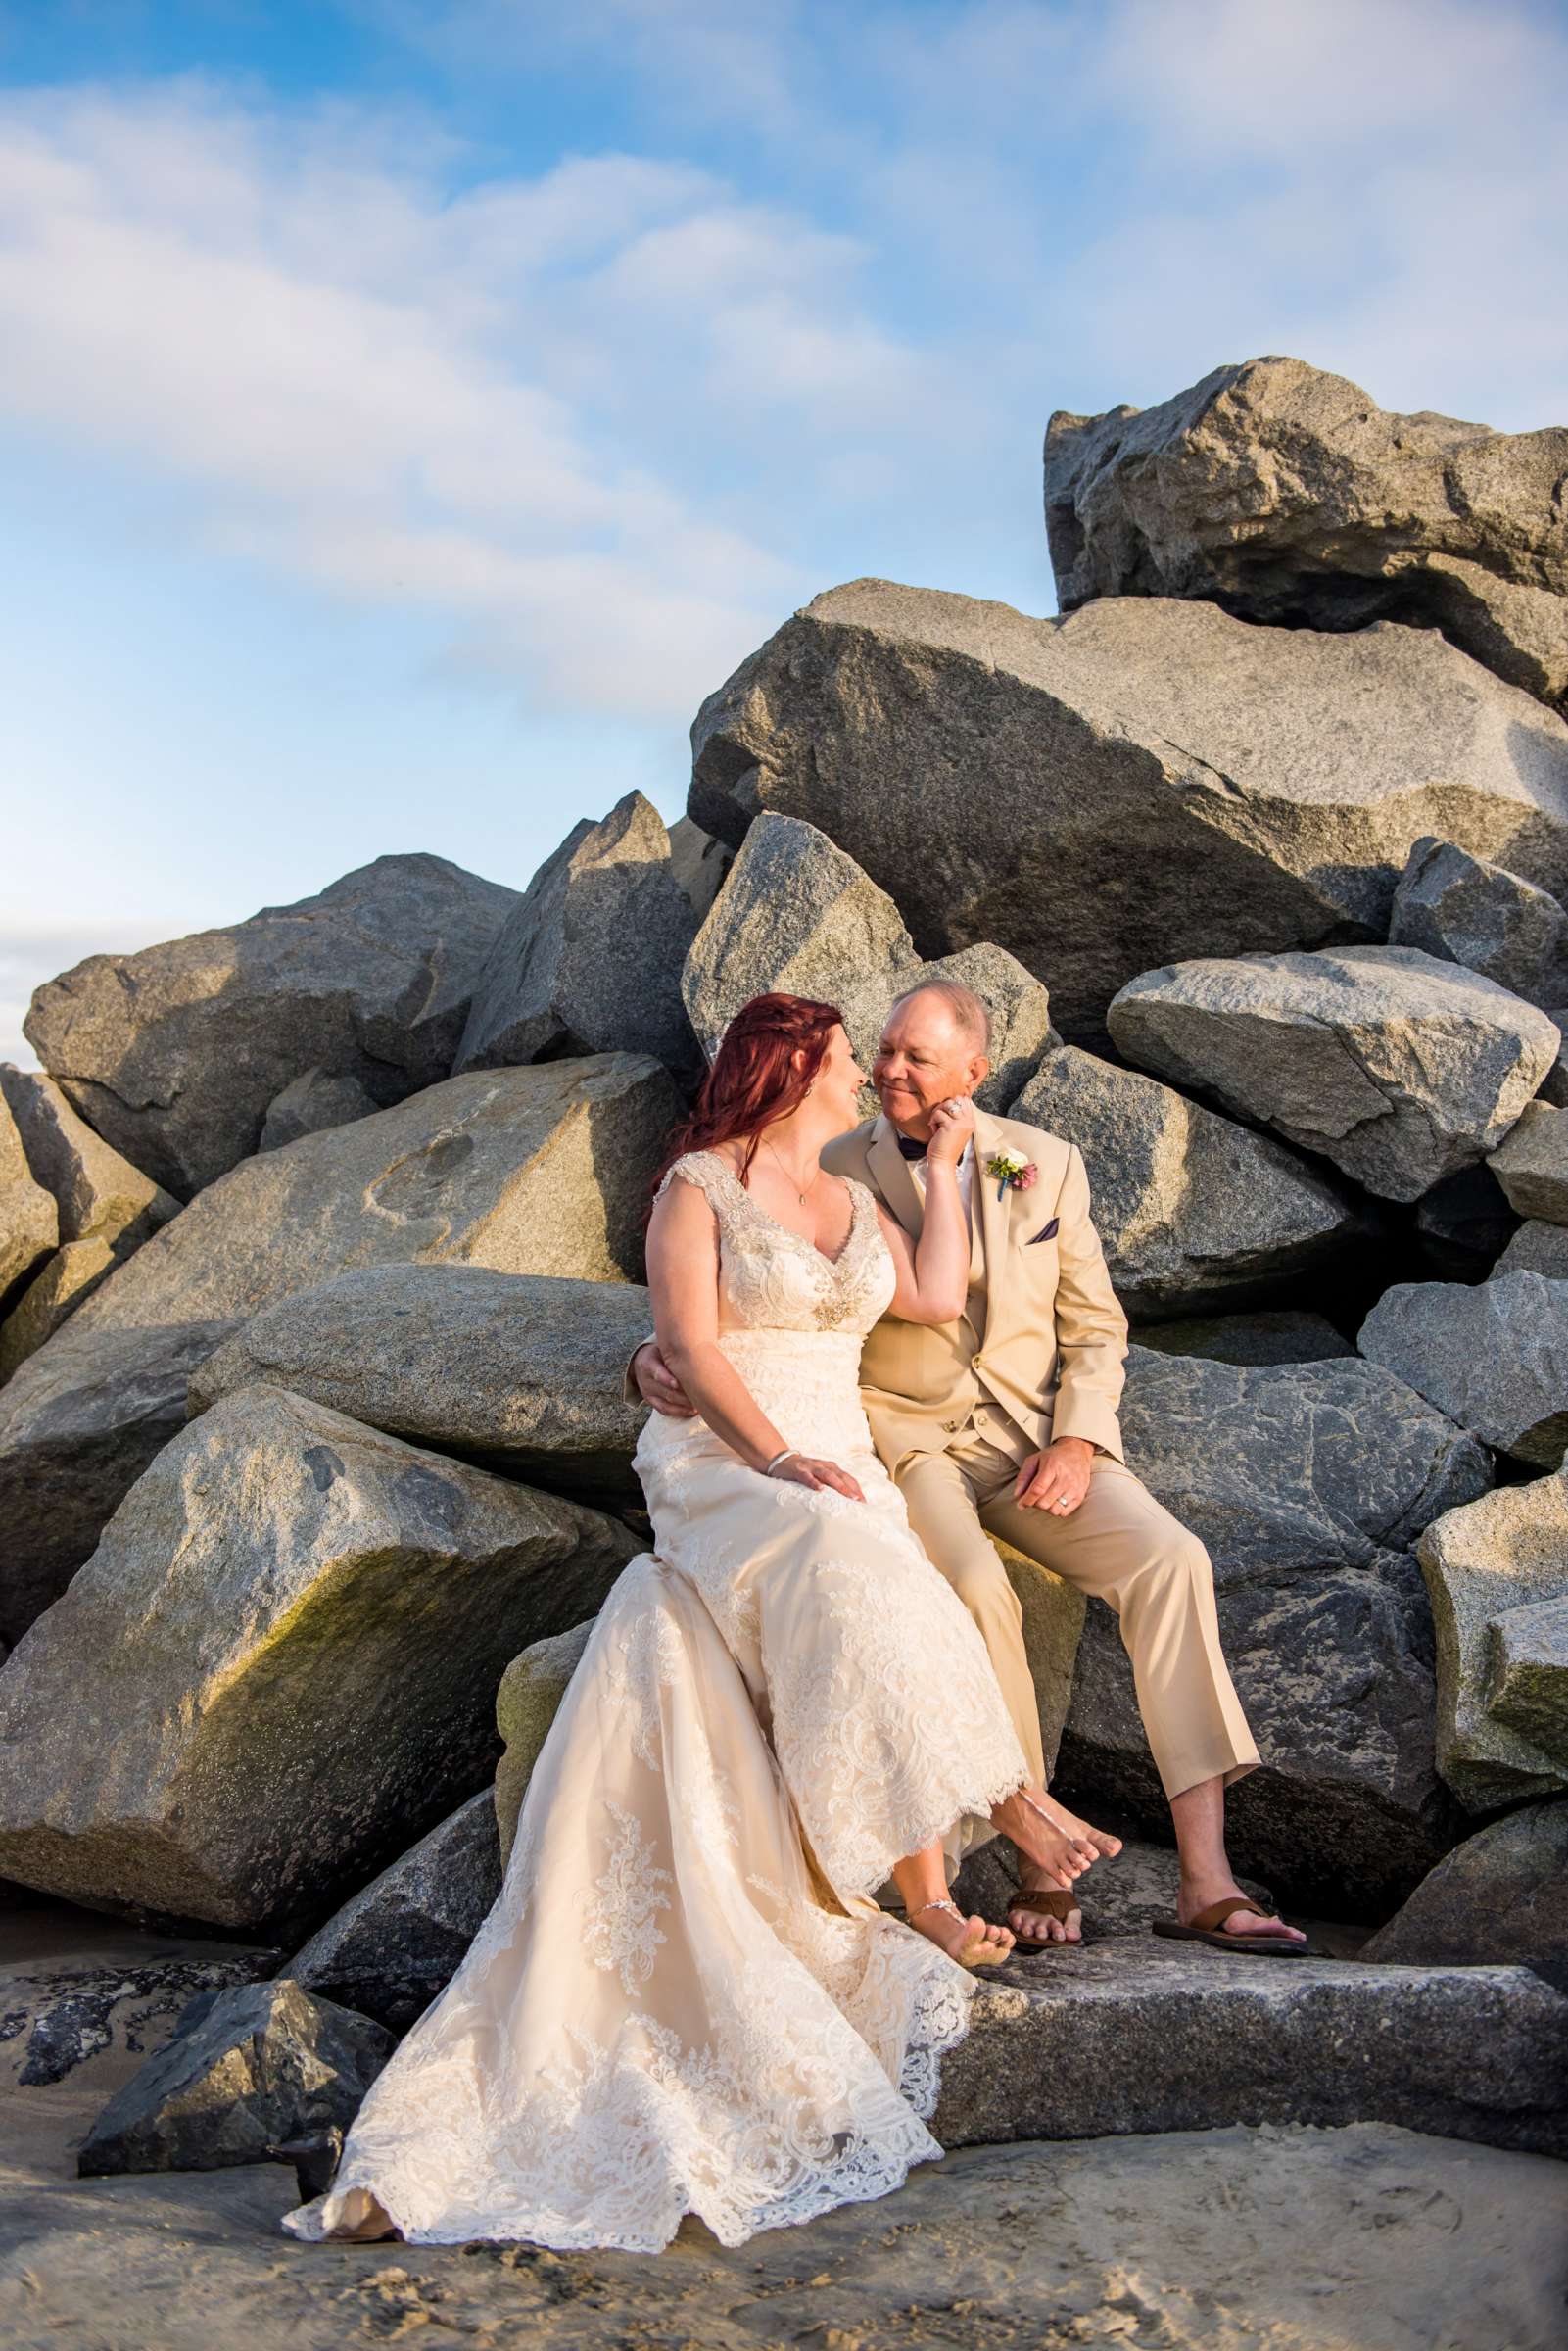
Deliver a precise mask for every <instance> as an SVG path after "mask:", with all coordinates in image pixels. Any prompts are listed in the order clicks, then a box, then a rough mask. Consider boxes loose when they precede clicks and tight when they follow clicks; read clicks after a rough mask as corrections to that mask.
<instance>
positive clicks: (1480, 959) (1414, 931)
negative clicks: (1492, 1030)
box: [1389, 833, 1568, 1011]
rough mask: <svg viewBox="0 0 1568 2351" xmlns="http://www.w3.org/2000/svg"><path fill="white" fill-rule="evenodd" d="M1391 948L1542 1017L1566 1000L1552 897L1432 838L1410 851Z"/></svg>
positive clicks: (1563, 944) (1561, 936) (1566, 958)
mask: <svg viewBox="0 0 1568 2351" xmlns="http://www.w3.org/2000/svg"><path fill="white" fill-rule="evenodd" d="M1389 943H1390V944H1391V945H1392V946H1397V947H1419V948H1420V949H1421V950H1422V952H1423V953H1424V954H1427V955H1435V956H1437V958H1438V959H1439V961H1440V962H1446V963H1462V964H1464V965H1466V966H1467V968H1468V969H1469V970H1470V971H1472V972H1481V973H1483V974H1484V975H1485V977H1486V978H1487V979H1488V980H1496V982H1497V985H1498V986H1499V987H1506V988H1508V989H1510V990H1511V992H1512V993H1513V994H1514V995H1516V996H1523V997H1524V998H1525V1000H1526V1002H1527V1003H1530V1004H1539V1005H1540V1006H1541V1008H1542V1010H1543V1011H1549V1010H1550V1009H1551V1007H1552V1005H1554V1004H1560V1003H1561V1002H1562V1001H1563V999H1564V997H1568V914H1565V913H1564V912H1563V910H1562V908H1561V906H1560V905H1559V904H1558V903H1557V900H1556V899H1555V898H1554V897H1553V896H1552V895H1551V893H1550V891H1549V890H1545V889H1538V888H1536V886H1535V884H1534V883H1533V882H1526V881H1525V880H1524V878H1523V876H1522V875H1519V874H1510V873H1509V872H1508V871H1507V869H1506V868H1505V867H1503V866H1500V865H1494V864H1493V863H1492V862H1491V860H1490V859H1489V858H1486V857H1472V856H1471V855H1470V852H1469V850H1468V849H1461V848H1457V847H1456V846H1455V845H1454V843H1453V842H1452V841H1451V840H1439V839H1438V837H1437V836H1436V834H1431V833H1429V834H1427V835H1426V836H1425V838H1424V839H1423V840H1418V841H1417V842H1416V844H1415V846H1414V848H1413V849H1412V850H1411V851H1410V862H1409V864H1408V865H1407V866H1406V867H1405V869H1404V872H1403V873H1402V875H1401V877H1400V886H1399V888H1398V889H1396V891H1395V892H1394V906H1393V911H1392V913H1391V916H1390V920H1389Z"/></svg>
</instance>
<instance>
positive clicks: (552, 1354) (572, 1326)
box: [189, 1266, 653, 1500]
mask: <svg viewBox="0 0 1568 2351" xmlns="http://www.w3.org/2000/svg"><path fill="white" fill-rule="evenodd" d="M652 1328H653V1318H652V1310H651V1308H650V1307H649V1305H648V1294H647V1292H646V1290H644V1289H642V1288H641V1287H640V1286H639V1285H638V1284H636V1283H634V1282H620V1281H613V1282H612V1281H566V1280H562V1279H559V1278H556V1277H554V1276H551V1275H549V1274H528V1273H497V1272H493V1271H491V1270H490V1269H489V1268H488V1267H485V1266H365V1267H362V1268H361V1269H360V1270H359V1271H357V1272H354V1273H340V1274H339V1275H338V1276H337V1277H336V1279H335V1280H332V1281H323V1282H321V1283H319V1284H318V1285H317V1286H316V1287H315V1288H314V1289H309V1290H299V1291H297V1292H296V1293H295V1294H294V1296H293V1297H291V1298H282V1299H279V1301H278V1303H277V1304H276V1305H275V1306H269V1307H267V1308H265V1309H264V1310H263V1312H262V1313H261V1314H259V1315H253V1316H252V1318H251V1319H250V1321H248V1322H246V1323H244V1324H242V1325H241V1327H240V1328H239V1329H238V1330H237V1331H235V1333H234V1335H233V1337H232V1338H231V1339H229V1340H227V1341H226V1342H225V1343H224V1345H223V1346H221V1347H220V1348H218V1350H217V1351H216V1353H215V1354H214V1355H212V1356H209V1357H208V1359H207V1361H206V1362H205V1363H204V1364H202V1365H201V1366H199V1367H198V1368H197V1370H196V1371H195V1372H194V1374H193V1375H192V1378H191V1382H190V1391H189V1401H190V1411H191V1413H192V1415H193V1416H194V1415H195V1414H197V1413H202V1412H206V1411H207V1409H208V1407H209V1406H210V1405H213V1404H215V1403H216V1401H217V1400H218V1398H219V1397H220V1396H227V1395H231V1394H232V1393H233V1391H234V1390H235V1389H236V1388H244V1387H250V1386H251V1385H253V1383H254V1382H256V1381H257V1380H266V1381H269V1382H270V1383H271V1385H272V1386H274V1387H279V1388H290V1389H292V1390H293V1391H294V1393H295V1394H296V1395H300V1396H311V1397H313V1398H314V1399H315V1401H316V1402H317V1403H318V1404H328V1405H331V1406H332V1407H333V1409H334V1410H335V1411H337V1412H340V1413H347V1414H349V1415H350V1416H351V1418H353V1419H356V1420H362V1421H364V1422H365V1423H366V1424H367V1425H368V1426H370V1427H372V1428H384V1429H386V1430H387V1431H388V1432H389V1433H390V1434H391V1435H393V1436H397V1437H405V1438H407V1439H409V1440H410V1441H411V1442H413V1443H415V1444H420V1445H432V1446H434V1447H435V1448H436V1449H437V1450H438V1451H439V1452H442V1453H454V1454H458V1455H461V1456H463V1457H464V1458H465V1459H467V1460H469V1461H474V1462H478V1463H481V1465H482V1466H484V1467H487V1468H492V1469H502V1470H505V1471H506V1472H507V1473H508V1474H509V1475H510V1476H512V1477H520V1478H523V1479H524V1480H526V1481H527V1482H528V1483H529V1484H531V1485H540V1486H547V1487H549V1488H551V1489H552V1490H556V1489H558V1490H560V1491H563V1492H566V1493H575V1494H585V1495H595V1496H611V1495H613V1496H614V1497H615V1498H616V1499H618V1500H619V1499H621V1498H623V1497H628V1498H629V1497H636V1496H638V1495H639V1494H640V1488H639V1486H638V1483H637V1479H636V1477H635V1475H634V1473H633V1469H632V1452H633V1448H634V1447H635V1446H636V1444H637V1440H638V1436H639V1434H640V1432H641V1426H642V1422H643V1419H644V1417H645V1415H644V1413H643V1410H642V1407H641V1405H630V1404H628V1403H627V1401H626V1398H625V1396H624V1395H623V1394H622V1383H623V1380H624V1377H625V1372H626V1366H627V1363H628V1361H629V1359H630V1357H631V1355H632V1352H633V1350H634V1348H636V1347H637V1346H639V1345H640V1344H641V1341H642V1340H643V1339H645V1338H646V1337H647V1336H648V1334H649V1333H650V1331H651V1330H652Z"/></svg>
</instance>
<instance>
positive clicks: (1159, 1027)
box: [1107, 946, 1561, 1200]
mask: <svg viewBox="0 0 1568 2351" xmlns="http://www.w3.org/2000/svg"><path fill="white" fill-rule="evenodd" d="M1107 1021H1108V1024H1109V1027H1110V1030H1111V1033H1112V1035H1113V1036H1114V1037H1115V1039H1116V1041H1117V1045H1118V1046H1119V1048H1120V1050H1121V1051H1122V1052H1123V1053H1124V1054H1125V1055H1126V1057H1127V1059H1128V1060H1129V1061H1132V1062H1135V1063H1137V1065H1138V1066H1139V1068H1141V1069H1146V1070H1155V1071H1158V1072H1159V1074H1160V1076H1161V1077H1163V1078H1168V1079H1170V1080H1172V1081H1173V1082H1174V1083H1176V1084H1178V1085H1183V1086H1187V1087H1190V1088H1192V1089H1194V1090H1196V1091H1199V1092H1202V1093H1206V1094H1208V1095H1211V1096H1212V1097H1213V1099H1214V1100H1216V1101H1217V1102H1218V1103H1219V1104H1220V1106H1221V1107H1222V1108H1223V1109H1225V1110H1228V1111H1231V1112H1233V1113H1234V1114H1235V1115H1236V1116H1237V1117H1239V1118H1243V1119H1251V1120H1254V1121H1256V1122H1257V1123H1258V1124H1259V1126H1264V1127H1271V1128H1273V1129H1274V1130H1275V1132H1276V1133H1278V1134H1282V1135H1284V1136H1285V1137H1286V1139H1287V1140H1288V1141H1290V1142H1293V1143H1300V1144H1302V1145H1304V1146H1305V1147H1306V1148H1307V1150H1309V1151H1319V1152H1321V1153H1322V1155H1323V1157H1324V1158H1325V1159H1330V1160H1332V1161H1333V1162H1334V1164H1335V1166H1336V1167H1339V1168H1343V1169H1344V1171H1345V1173H1346V1174H1347V1175H1348V1176H1354V1177H1355V1179H1356V1181H1357V1182H1359V1183H1363V1184H1365V1186H1366V1188H1367V1190H1368V1191H1372V1192H1379V1193H1381V1194H1382V1195H1383V1196H1384V1197H1385V1198H1388V1199H1392V1200H1414V1199H1416V1198H1418V1197H1419V1195H1420V1194H1421V1193H1422V1192H1424V1191H1426V1190H1428V1189H1429V1188H1430V1186H1431V1185H1433V1184H1435V1183H1437V1182H1439V1181H1440V1180H1441V1179H1442V1177H1444V1176H1449V1175H1451V1174H1453V1173H1454V1172H1455V1171H1456V1170H1457V1169H1460V1168H1464V1167H1469V1166H1473V1165H1474V1164H1475V1163H1476V1162H1477V1161H1478V1160H1481V1159H1483V1158H1485V1156H1486V1155H1487V1153H1488V1152H1490V1151H1493V1150H1495V1149H1496V1148H1497V1144H1498V1143H1499V1142H1500V1141H1501V1140H1502V1137H1503V1136H1504V1135H1505V1134H1506V1133H1507V1131H1508V1128H1510V1127H1511V1126H1512V1125H1513V1123H1514V1121H1515V1119H1517V1118H1518V1116H1519V1114H1520V1112H1521V1111H1522V1110H1523V1109H1524V1107H1525V1105H1526V1103H1527V1102H1528V1101H1529V1100H1530V1098H1531V1096H1532V1095H1533V1094H1534V1093H1535V1091H1536V1089H1537V1087H1538V1086H1539V1085H1540V1083H1541V1080H1542V1079H1543V1078H1544V1076H1545V1074H1546V1072H1547V1071H1548V1070H1549V1069H1550V1067H1551V1065H1552V1063H1553V1061H1554V1060H1555V1059H1556V1054H1557V1046H1558V1043H1559V1041H1560V1034H1561V1032H1559V1030H1558V1029H1557V1028H1556V1027H1555V1025H1554V1024H1553V1023H1552V1022H1551V1021H1548V1020H1547V1018H1546V1016H1545V1014H1544V1012H1539V1011H1537V1010H1536V1008H1535V1006H1534V1005H1530V1004H1526V1003H1525V1002H1524V1000H1523V998H1522V997H1519V996H1513V995H1510V994H1509V993H1508V991H1507V989H1506V988H1502V987H1498V986H1497V984H1496V983H1495V982H1494V981H1491V980H1484V979H1482V978H1481V976H1480V975H1479V974H1478V973H1475V972H1467V971H1465V970H1463V969H1462V968H1461V967H1460V966H1459V965H1458V964H1451V963H1439V962H1438V961H1437V959H1436V958H1435V957H1434V956H1431V955H1423V954H1422V953H1421V952H1420V951H1419V949H1418V948H1415V947H1369V946H1367V947H1357V946H1353V947H1340V948H1336V949H1333V950H1329V949H1326V948H1325V949H1322V950H1320V951H1319V952H1317V953H1315V954H1287V955H1241V956H1233V957H1220V956H1215V957H1206V958H1204V959H1202V960H1198V961H1194V962H1191V963H1178V964H1166V965H1164V967H1163V968H1162V969H1161V970H1159V971H1154V972H1145V973H1143V974H1141V976H1140V977H1139V978H1138V979H1136V980H1133V981H1131V982H1129V983H1128V984H1127V985H1126V986H1125V987H1124V988H1122V990H1121V992H1120V993H1119V995H1117V998H1116V999H1115V1001H1114V1002H1113V1004H1112V1006H1111V1009H1110V1012H1109V1013H1108V1015H1107Z"/></svg>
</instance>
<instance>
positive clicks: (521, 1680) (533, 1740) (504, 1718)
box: [495, 1618, 594, 1868]
mask: <svg viewBox="0 0 1568 2351" xmlns="http://www.w3.org/2000/svg"><path fill="white" fill-rule="evenodd" d="M593 1630H594V1623H593V1619H592V1618H589V1619H588V1621H587V1622H586V1623H583V1624H574V1625H572V1626H571V1627H570V1628H569V1629H568V1630H567V1631H566V1632H564V1633H556V1634H554V1635H552V1636H551V1637H550V1638H549V1639H548V1640H545V1641H534V1642H531V1643H530V1644H529V1646H528V1648H527V1649H525V1650H524V1651H523V1653H522V1655H520V1656H516V1657H513V1659H512V1661H511V1663H510V1664H509V1665H508V1666H507V1668H506V1670H505V1672H504V1673H503V1674H502V1675H501V1678H500V1684H499V1688H498V1690H497V1692H496V1728H497V1730H498V1731H499V1733H500V1736H501V1739H502V1741H503V1742H504V1746H503V1751H502V1753H501V1757H500V1761H499V1763H498V1764H497V1766H496V1798H495V1800H496V1827H497V1831H498V1833H499V1839H500V1857H501V1866H502V1867H503V1868H504V1866H505V1864H506V1863H507V1862H508V1861H509V1860H510V1859H511V1853H512V1843H513V1840H514V1839H515V1837H516V1835H517V1815H518V1814H519V1812H521V1810H522V1808H523V1798H524V1797H525V1796H526V1795H527V1794H528V1783H529V1781H530V1779H531V1778H532V1777H533V1773H534V1765H535V1764H536V1763H537V1762H538V1761H539V1751H540V1749H541V1748H542V1747H543V1746H544V1744H545V1741H546V1737H547V1736H548V1733H549V1726H550V1724H551V1723H552V1722H553V1721H554V1719H555V1716H556V1714H557V1712H558V1711H559V1708H560V1703H561V1700H562V1699H563V1698H564V1697H565V1696H566V1685H567V1683H568V1682H569V1681H570V1680H571V1678H572V1676H573V1674H574V1673H575V1672H576V1671H577V1668H578V1663H579V1660H580V1659H581V1657H582V1655H583V1652H584V1650H585V1649H586V1648H587V1647H588V1637H589V1635H590V1633H591V1632H592V1631H593Z"/></svg>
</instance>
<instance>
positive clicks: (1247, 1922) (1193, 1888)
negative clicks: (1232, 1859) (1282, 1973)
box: [1176, 1877, 1307, 1943]
mask: <svg viewBox="0 0 1568 2351" xmlns="http://www.w3.org/2000/svg"><path fill="white" fill-rule="evenodd" d="M1246 1898H1247V1897H1246V1895H1244V1894H1243V1893H1242V1890H1241V1888H1240V1887H1239V1886H1238V1885H1237V1883H1236V1881H1235V1879H1234V1878H1229V1877H1227V1878H1223V1879H1220V1878H1215V1879H1214V1880H1213V1882H1212V1884H1209V1883H1203V1884H1200V1883H1199V1882H1198V1881H1197V1880H1196V1879H1193V1880H1188V1879H1186V1878H1183V1879H1182V1882H1181V1888H1180V1891H1179V1893H1178V1894H1177V1895H1176V1916H1177V1918H1178V1919H1179V1920H1180V1921H1181V1924H1182V1925H1183V1926H1184V1927H1190V1926H1191V1925H1192V1922H1193V1920H1194V1919H1195V1918H1196V1917H1197V1915H1198V1913H1199V1911H1200V1910H1207V1909H1208V1907H1209V1905H1210V1903H1211V1902H1223V1901H1230V1900H1233V1899H1234V1900H1237V1901H1243V1902H1244V1901H1245V1900H1246ZM1219 1932H1220V1934H1221V1935H1275V1936H1277V1937H1278V1938H1279V1940H1280V1942H1281V1943H1305V1942H1306V1941H1307V1938H1306V1936H1305V1935H1304V1934H1303V1933H1302V1930H1301V1928H1300V1927H1288V1926H1287V1925H1286V1924H1285V1921H1284V1920H1283V1919H1282V1918H1275V1917H1274V1916H1273V1915H1272V1913H1270V1912H1268V1911H1263V1910H1233V1911H1232V1912H1231V1914H1230V1916H1229V1917H1228V1918H1227V1919H1225V1920H1223V1921H1222V1923H1221V1925H1220V1928H1219Z"/></svg>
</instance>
